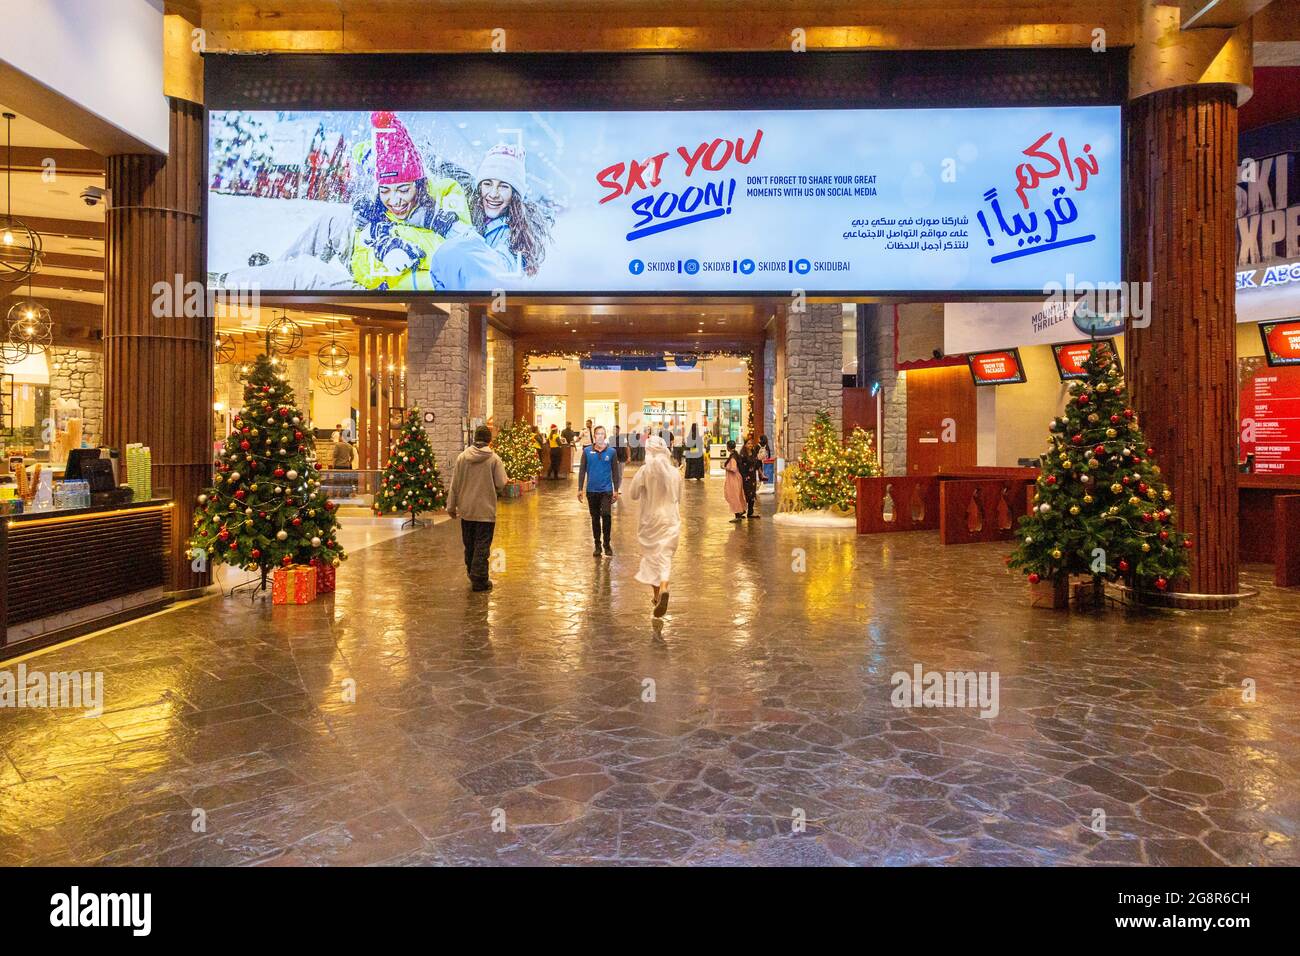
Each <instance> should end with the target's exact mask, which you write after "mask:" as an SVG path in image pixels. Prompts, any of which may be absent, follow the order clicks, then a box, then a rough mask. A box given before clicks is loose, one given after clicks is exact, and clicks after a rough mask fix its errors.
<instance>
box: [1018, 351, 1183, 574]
mask: <svg viewBox="0 0 1300 956" xmlns="http://www.w3.org/2000/svg"><path fill="white" fill-rule="evenodd" d="M1084 369H1085V371H1086V372H1087V373H1088V375H1087V378H1086V379H1082V380H1079V381H1077V382H1075V383H1074V384H1073V385H1071V386H1070V396H1069V399H1068V401H1067V402H1066V406H1065V414H1064V416H1063V417H1061V418H1054V419H1052V421H1051V423H1050V424H1049V426H1048V430H1049V431H1050V432H1051V436H1050V438H1051V448H1050V450H1049V451H1048V453H1047V454H1046V455H1044V456H1043V467H1042V473H1041V475H1040V476H1039V478H1038V484H1037V487H1036V489H1035V494H1034V498H1033V505H1034V508H1033V512H1032V513H1031V514H1029V515H1027V516H1025V517H1023V518H1021V519H1020V525H1019V533H1020V535H1021V538H1022V541H1021V543H1020V545H1019V546H1018V547H1017V548H1016V550H1015V552H1014V553H1013V554H1012V555H1011V557H1010V558H1009V559H1008V561H1007V563H1008V564H1009V565H1010V566H1011V567H1014V568H1020V569H1021V570H1023V571H1024V572H1025V573H1026V574H1027V575H1029V580H1030V581H1031V582H1033V583H1037V582H1038V581H1040V580H1044V579H1048V580H1055V579H1060V578H1062V577H1067V576H1069V575H1071V574H1089V575H1092V577H1093V580H1094V582H1095V583H1096V585H1097V586H1098V587H1100V585H1101V582H1102V580H1118V579H1123V580H1124V581H1126V582H1127V583H1128V584H1129V585H1130V586H1136V587H1137V588H1139V589H1149V588H1152V587H1154V588H1155V589H1156V590H1159V591H1163V590H1165V589H1166V588H1168V587H1169V585H1170V584H1171V583H1172V582H1174V581H1176V580H1177V579H1179V578H1181V577H1183V576H1185V575H1186V574H1187V570H1188V557H1187V549H1189V548H1190V547H1191V546H1192V543H1191V541H1190V540H1189V539H1188V538H1187V536H1186V535H1184V534H1181V533H1180V532H1179V531H1178V530H1177V529H1176V527H1175V520H1174V518H1175V516H1174V511H1173V508H1172V507H1171V506H1170V504H1169V502H1170V499H1171V498H1172V497H1173V494H1172V492H1170V491H1169V489H1168V488H1167V487H1165V483H1164V480H1163V479H1162V478H1161V477H1160V466H1159V465H1157V464H1156V462H1155V458H1154V456H1155V449H1154V448H1152V447H1150V446H1148V445H1147V441H1146V439H1145V438H1144V437H1143V435H1142V429H1141V426H1140V424H1139V422H1138V416H1137V414H1136V413H1135V412H1134V411H1133V409H1132V407H1130V406H1129V405H1128V400H1127V394H1126V390H1125V386H1124V379H1123V377H1122V376H1121V375H1120V372H1119V367H1118V366H1117V365H1116V364H1115V362H1114V361H1113V360H1112V358H1111V352H1110V349H1109V346H1103V345H1101V344H1098V345H1094V346H1093V347H1092V350H1091V351H1090V352H1089V354H1088V358H1087V360H1086V361H1085V362H1084Z"/></svg>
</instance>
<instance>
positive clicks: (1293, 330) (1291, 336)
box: [1259, 319, 1300, 365]
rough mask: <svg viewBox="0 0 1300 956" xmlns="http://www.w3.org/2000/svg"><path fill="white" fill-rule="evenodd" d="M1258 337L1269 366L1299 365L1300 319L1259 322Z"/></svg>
mask: <svg viewBox="0 0 1300 956" xmlns="http://www.w3.org/2000/svg"><path fill="white" fill-rule="evenodd" d="M1259 335H1260V338H1262V339H1263V340H1264V360H1265V361H1266V362H1268V364H1269V365H1300V319H1287V320H1285V321H1283V322H1261V323H1260V324H1259Z"/></svg>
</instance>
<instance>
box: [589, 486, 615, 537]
mask: <svg viewBox="0 0 1300 956" xmlns="http://www.w3.org/2000/svg"><path fill="white" fill-rule="evenodd" d="M613 509H614V492H612V491H589V492H587V511H588V512H590V513H591V537H592V540H594V541H595V542H596V543H597V544H600V542H601V540H602V538H603V539H604V542H605V544H606V545H608V544H609V533H610V531H612V530H613V528H614V510H613Z"/></svg>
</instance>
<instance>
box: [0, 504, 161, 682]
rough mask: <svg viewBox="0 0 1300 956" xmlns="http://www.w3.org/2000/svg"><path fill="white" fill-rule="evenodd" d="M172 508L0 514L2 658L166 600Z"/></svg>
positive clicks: (147, 610) (155, 506) (134, 614)
mask: <svg viewBox="0 0 1300 956" xmlns="http://www.w3.org/2000/svg"><path fill="white" fill-rule="evenodd" d="M172 511H173V508H172V504H171V502H169V501H165V500H153V501H140V502H132V503H130V504H119V505H110V506H105V507H92V508H79V509H75V510H68V511H53V512H50V511H47V512H36V513H30V514H22V515H10V516H6V517H4V518H3V519H0V583H2V584H3V590H0V659H2V658H5V657H13V656H15V655H18V654H25V653H27V652H28V651H30V650H35V649H37V648H39V647H43V646H45V645H48V644H54V643H57V642H58V641H61V640H66V639H68V638H70V637H76V636H77V635H79V634H85V633H88V632H89V631H93V630H98V629H100V628H103V627H108V626H111V625H113V624H117V623H121V622H122V621H125V620H130V619H131V618H133V617H139V616H141V615H143V614H148V613H150V612H152V611H154V610H157V609H158V608H161V607H164V606H166V604H168V603H169V600H170V599H169V598H168V597H167V590H168V581H167V566H168V565H167V557H168V553H169V549H170V540H171V537H170V529H171V521H172Z"/></svg>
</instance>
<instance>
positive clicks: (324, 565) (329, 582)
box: [311, 558, 338, 594]
mask: <svg viewBox="0 0 1300 956" xmlns="http://www.w3.org/2000/svg"><path fill="white" fill-rule="evenodd" d="M311 563H312V564H313V565H315V567H316V593H317V594H333V593H334V574H335V572H336V571H337V570H338V568H336V567H334V565H332V564H330V563H329V562H327V561H322V560H321V559H320V558H312V561H311Z"/></svg>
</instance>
